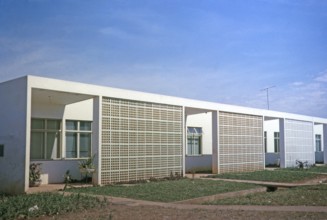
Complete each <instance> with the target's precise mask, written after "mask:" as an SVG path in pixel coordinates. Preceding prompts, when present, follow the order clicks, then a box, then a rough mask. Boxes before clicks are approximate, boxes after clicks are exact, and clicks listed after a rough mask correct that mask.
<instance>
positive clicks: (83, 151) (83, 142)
mask: <svg viewBox="0 0 327 220" xmlns="http://www.w3.org/2000/svg"><path fill="white" fill-rule="evenodd" d="M79 143H80V148H79V150H80V153H79V154H80V155H79V156H80V157H90V156H91V134H90V133H81V134H80V141H79Z"/></svg>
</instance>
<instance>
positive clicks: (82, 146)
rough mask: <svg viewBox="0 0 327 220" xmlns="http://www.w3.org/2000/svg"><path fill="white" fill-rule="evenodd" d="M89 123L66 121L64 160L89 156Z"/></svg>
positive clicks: (90, 130)
mask: <svg viewBox="0 0 327 220" xmlns="http://www.w3.org/2000/svg"><path fill="white" fill-rule="evenodd" d="M91 136H92V128H91V122H90V121H66V158H85V157H90V156H91V142H92V141H91Z"/></svg>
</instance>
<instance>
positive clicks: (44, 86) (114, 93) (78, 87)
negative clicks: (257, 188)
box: [26, 75, 327, 124]
mask: <svg viewBox="0 0 327 220" xmlns="http://www.w3.org/2000/svg"><path fill="white" fill-rule="evenodd" d="M26 79H27V81H28V88H30V89H41V90H47V91H49V90H51V91H56V92H65V93H71V94H76V95H83V96H84V97H86V98H90V97H91V98H92V97H100V96H103V97H112V98H119V99H127V100H136V101H143V102H154V103H161V104H169V105H177V106H183V107H185V109H186V110H188V111H190V112H192V111H193V112H194V113H201V112H210V111H226V112H233V113H241V114H250V115H259V116H263V117H266V118H267V119H275V118H276V119H277V118H285V119H294V120H302V121H310V122H314V123H317V124H319V123H321V124H327V119H326V118H319V117H312V116H306V115H299V114H292V113H287V112H279V111H272V110H266V109H257V108H249V107H242V106H236V105H228V104H221V103H215V102H207V101H200V100H194V99H187V98H180V97H174V96H166V95H159V94H153V93H145V92H139V91H133V90H126V89H117V88H112V87H105V86H98V85H92V84H86V83H79V82H73V81H66V80H59V79H52V78H46V77H39V76H33V75H28V76H26Z"/></svg>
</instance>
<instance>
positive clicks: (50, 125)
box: [47, 120, 60, 130]
mask: <svg viewBox="0 0 327 220" xmlns="http://www.w3.org/2000/svg"><path fill="white" fill-rule="evenodd" d="M47 129H50V130H60V120H47Z"/></svg>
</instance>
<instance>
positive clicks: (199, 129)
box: [194, 128, 202, 134]
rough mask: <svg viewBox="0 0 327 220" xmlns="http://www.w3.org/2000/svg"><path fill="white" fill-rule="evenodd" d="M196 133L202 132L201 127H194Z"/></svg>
mask: <svg viewBox="0 0 327 220" xmlns="http://www.w3.org/2000/svg"><path fill="white" fill-rule="evenodd" d="M194 129H195V131H196V133H197V134H202V128H194Z"/></svg>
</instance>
